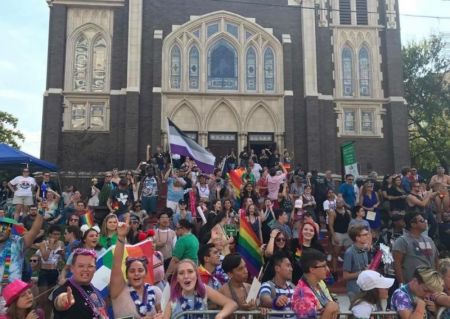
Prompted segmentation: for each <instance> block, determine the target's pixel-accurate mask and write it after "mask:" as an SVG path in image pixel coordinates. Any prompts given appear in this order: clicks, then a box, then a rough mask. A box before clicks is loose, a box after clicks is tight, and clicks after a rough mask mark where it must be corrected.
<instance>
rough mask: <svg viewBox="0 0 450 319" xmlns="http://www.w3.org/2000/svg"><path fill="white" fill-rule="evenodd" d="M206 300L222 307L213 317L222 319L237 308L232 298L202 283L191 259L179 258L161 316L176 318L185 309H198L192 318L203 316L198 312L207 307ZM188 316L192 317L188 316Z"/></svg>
mask: <svg viewBox="0 0 450 319" xmlns="http://www.w3.org/2000/svg"><path fill="white" fill-rule="evenodd" d="M208 300H210V301H212V302H213V303H214V304H216V305H218V306H219V307H220V308H221V309H222V310H221V311H219V313H218V314H217V315H216V317H215V319H223V318H225V317H227V316H229V315H231V314H232V313H233V312H234V311H235V310H236V309H237V304H236V303H235V302H234V301H233V300H231V299H229V298H227V297H225V296H224V295H222V294H221V293H219V292H217V291H216V290H214V289H213V288H211V287H209V286H207V285H205V284H203V282H202V281H201V279H200V276H199V274H198V270H197V266H196V265H195V263H194V262H193V261H192V260H189V259H184V260H181V261H180V262H179V263H178V264H177V266H176V269H175V271H174V275H173V276H172V281H171V283H170V300H169V302H168V303H167V306H166V309H165V310H164V317H163V318H164V319H170V318H176V317H177V315H178V314H180V313H183V312H185V311H198V312H199V314H198V315H197V316H194V318H195V319H197V318H203V316H204V315H203V314H202V313H200V312H201V311H203V310H207V309H208V306H207V304H208ZM185 317H187V316H185ZM189 318H192V317H191V316H189Z"/></svg>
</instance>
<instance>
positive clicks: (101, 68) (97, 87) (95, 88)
mask: <svg viewBox="0 0 450 319" xmlns="http://www.w3.org/2000/svg"><path fill="white" fill-rule="evenodd" d="M93 53H94V55H93V56H94V58H93V63H92V68H93V70H92V82H91V90H92V92H103V91H104V90H105V80H106V79H105V76H106V62H107V58H106V56H107V52H106V41H105V39H104V38H103V37H98V38H97V39H96V40H95V42H94V50H93Z"/></svg>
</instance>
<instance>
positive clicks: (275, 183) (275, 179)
mask: <svg viewBox="0 0 450 319" xmlns="http://www.w3.org/2000/svg"><path fill="white" fill-rule="evenodd" d="M285 178H286V174H284V173H283V174H281V175H275V176H270V175H268V176H267V190H268V191H269V194H268V195H267V197H268V198H269V199H270V200H277V199H278V191H279V190H280V185H281V184H282V183H283V181H284V179H285Z"/></svg>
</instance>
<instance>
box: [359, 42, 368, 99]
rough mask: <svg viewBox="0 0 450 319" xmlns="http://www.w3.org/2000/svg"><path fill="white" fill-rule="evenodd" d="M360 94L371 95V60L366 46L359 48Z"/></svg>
mask: <svg viewBox="0 0 450 319" xmlns="http://www.w3.org/2000/svg"><path fill="white" fill-rule="evenodd" d="M359 94H360V95H361V96H370V62H369V50H367V48H366V47H362V48H361V50H359Z"/></svg>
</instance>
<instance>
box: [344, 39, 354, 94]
mask: <svg viewBox="0 0 450 319" xmlns="http://www.w3.org/2000/svg"><path fill="white" fill-rule="evenodd" d="M342 85H343V92H342V94H343V95H344V96H353V53H352V50H351V49H350V48H349V47H344V49H343V50H342Z"/></svg>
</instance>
